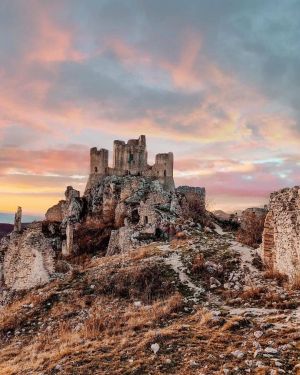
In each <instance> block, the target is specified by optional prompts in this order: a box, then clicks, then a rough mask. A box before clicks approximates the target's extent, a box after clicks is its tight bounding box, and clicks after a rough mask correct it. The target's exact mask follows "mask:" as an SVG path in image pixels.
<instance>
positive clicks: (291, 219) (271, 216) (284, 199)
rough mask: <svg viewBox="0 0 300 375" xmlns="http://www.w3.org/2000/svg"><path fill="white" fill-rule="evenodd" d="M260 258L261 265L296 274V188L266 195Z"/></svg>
mask: <svg viewBox="0 0 300 375" xmlns="http://www.w3.org/2000/svg"><path fill="white" fill-rule="evenodd" d="M261 250H262V257H263V260H264V262H265V264H266V265H267V266H268V267H269V268H270V269H273V270H276V271H278V272H280V273H282V274H285V275H287V276H288V277H289V279H290V280H293V279H295V278H298V277H300V187H299V186H295V187H293V188H286V189H282V190H280V191H278V192H275V193H272V194H271V196H270V203H269V212H268V214H267V216H266V220H265V224H264V232H263V239H262V246H261Z"/></svg>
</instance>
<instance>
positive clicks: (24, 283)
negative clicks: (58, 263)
mask: <svg viewBox="0 0 300 375" xmlns="http://www.w3.org/2000/svg"><path fill="white" fill-rule="evenodd" d="M1 251H2V253H3V254H4V260H3V280H4V284H5V285H6V286H7V287H8V288H11V289H13V290H23V289H29V288H32V287H35V286H38V285H43V284H45V283H47V282H48V281H49V280H50V276H51V274H52V273H53V272H54V251H53V248H52V246H51V243H50V241H49V240H48V239H47V238H46V236H45V235H44V234H43V232H42V225H41V223H39V224H35V225H32V226H31V227H29V228H28V229H26V230H25V231H24V232H23V233H17V232H13V233H12V234H11V235H10V236H9V237H6V238H5V241H2V243H1Z"/></svg>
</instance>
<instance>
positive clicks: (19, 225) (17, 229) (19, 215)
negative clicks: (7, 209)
mask: <svg viewBox="0 0 300 375" xmlns="http://www.w3.org/2000/svg"><path fill="white" fill-rule="evenodd" d="M21 230H22V207H18V209H17V212H16V214H15V223H14V231H15V232H21Z"/></svg>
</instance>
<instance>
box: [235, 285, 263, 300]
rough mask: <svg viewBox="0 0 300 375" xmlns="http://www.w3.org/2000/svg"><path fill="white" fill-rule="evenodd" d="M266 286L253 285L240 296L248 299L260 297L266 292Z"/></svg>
mask: <svg viewBox="0 0 300 375" xmlns="http://www.w3.org/2000/svg"><path fill="white" fill-rule="evenodd" d="M265 291H266V290H265V288H262V287H258V286H251V287H250V288H248V289H246V290H244V291H243V292H242V293H241V294H240V297H241V298H242V299H243V300H245V301H248V300H250V299H256V300H257V299H260V298H261V296H262V294H263V293H264V292H265Z"/></svg>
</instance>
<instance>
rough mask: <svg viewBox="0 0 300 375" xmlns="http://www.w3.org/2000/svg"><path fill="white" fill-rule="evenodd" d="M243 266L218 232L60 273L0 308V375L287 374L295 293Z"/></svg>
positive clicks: (295, 321) (80, 263)
mask: <svg viewBox="0 0 300 375" xmlns="http://www.w3.org/2000/svg"><path fill="white" fill-rule="evenodd" d="M255 264H256V265H257V266H259V267H260V263H259V259H258V258H257V256H256V255H255V253H254V251H253V250H251V249H250V248H248V247H245V246H242V245H240V244H238V243H237V242H235V241H234V239H233V236H232V235H231V234H230V233H227V234H225V233H223V231H222V230H221V228H218V227H217V230H216V231H215V232H214V231H210V230H207V231H199V230H196V229H195V230H194V232H193V233H192V234H191V236H190V237H188V238H186V239H182V240H174V241H172V242H171V243H170V244H169V243H155V244H151V245H148V246H145V247H142V248H139V249H137V250H135V251H132V252H130V253H126V254H121V255H114V256H109V257H92V258H90V257H87V256H82V257H80V258H74V259H73V260H70V263H67V262H65V261H61V263H60V271H61V272H60V273H57V274H56V275H55V277H54V278H53V281H52V282H50V283H49V284H47V285H46V286H44V287H40V288H36V289H33V290H31V291H29V292H27V293H25V292H22V293H21V292H19V293H13V294H7V295H5V296H4V297H3V301H2V303H3V308H2V309H1V315H0V334H1V341H0V354H1V355H0V358H1V359H0V374H5V375H9V374H207V375H208V374H209V375H210V374H246V373H253V374H265V375H267V374H280V373H288V374H292V373H296V372H297V371H298V370H297V369H296V368H295V366H297V365H298V367H299V355H300V352H299V338H300V333H299V324H300V310H299V305H300V296H299V291H295V290H291V289H289V290H286V289H284V287H283V286H282V283H283V280H282V279H278V280H277V279H275V278H273V279H272V280H270V279H268V278H267V277H275V276H276V275H270V274H268V273H267V274H266V273H265V272H264V271H260V270H259V269H257V268H256V267H255ZM272 371H273V372H272Z"/></svg>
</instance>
